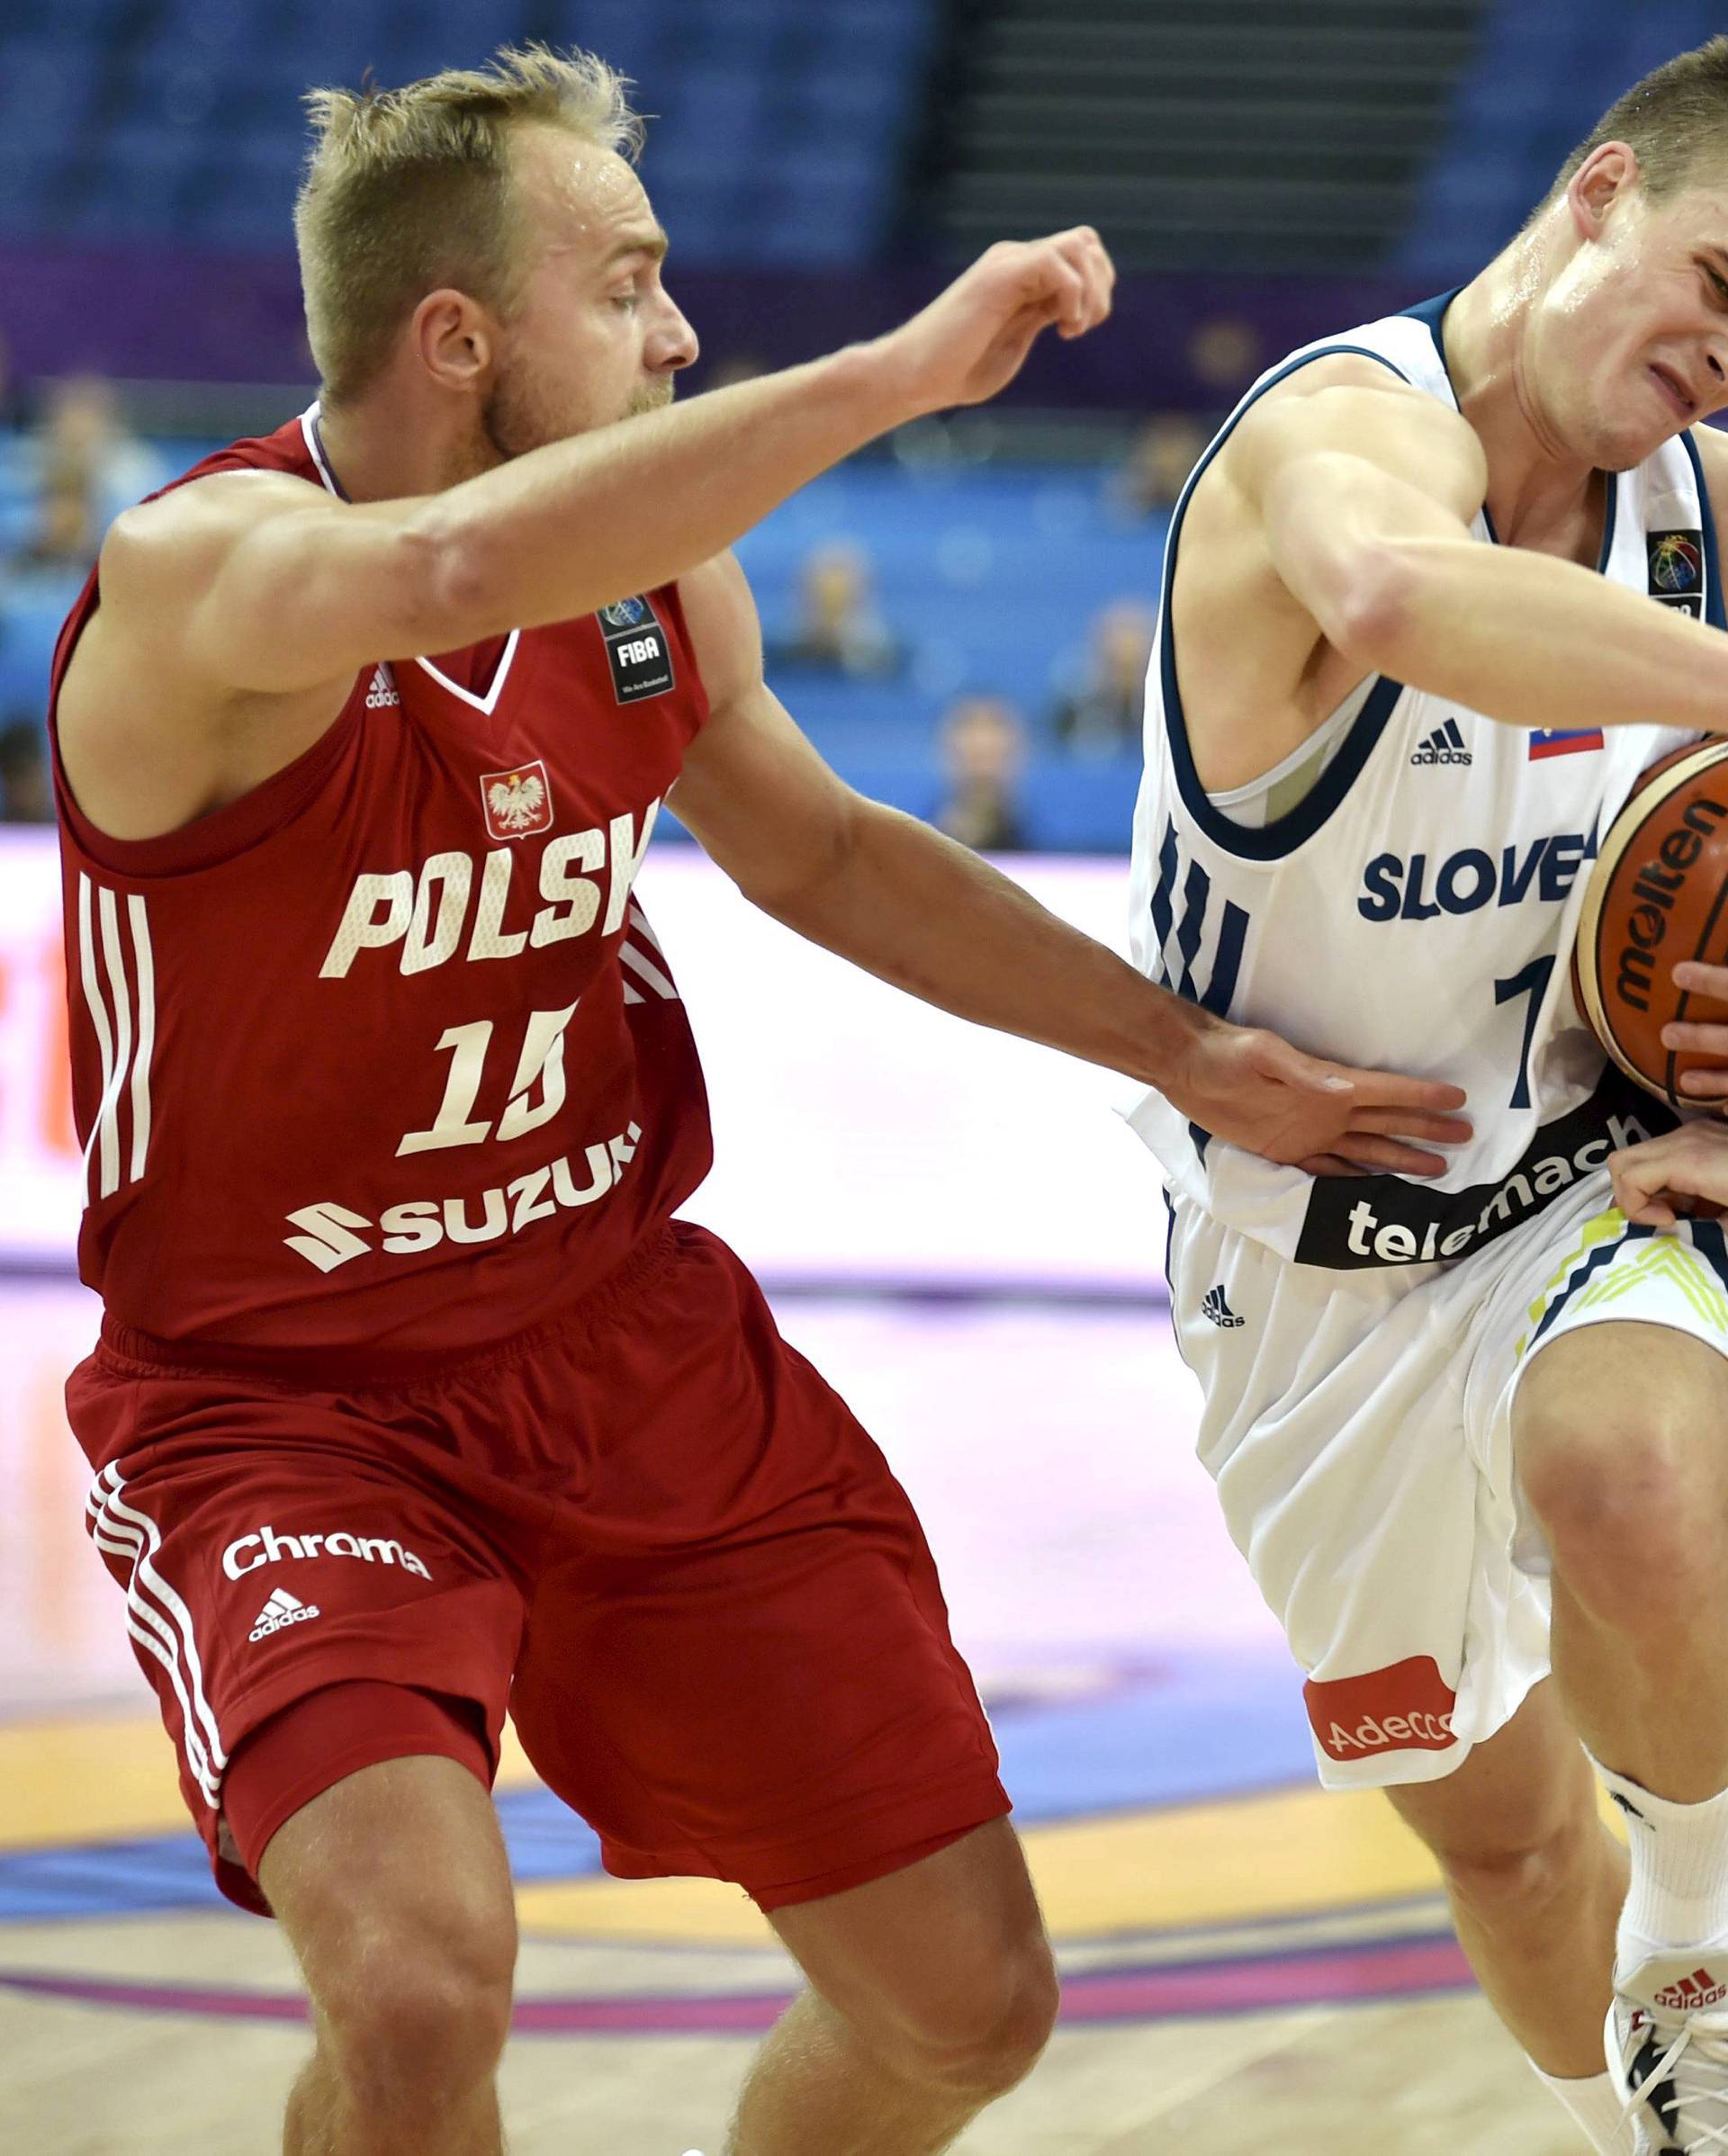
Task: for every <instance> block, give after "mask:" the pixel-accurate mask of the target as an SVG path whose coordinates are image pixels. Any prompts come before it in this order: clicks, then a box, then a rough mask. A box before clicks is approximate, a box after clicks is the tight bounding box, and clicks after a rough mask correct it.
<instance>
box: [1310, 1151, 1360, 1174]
mask: <svg viewBox="0 0 1728 2156" xmlns="http://www.w3.org/2000/svg"><path fill="white" fill-rule="evenodd" d="M1296 1165H1297V1166H1298V1167H1299V1168H1300V1169H1301V1172H1302V1173H1303V1174H1304V1175H1335V1176H1336V1175H1365V1174H1366V1173H1367V1172H1368V1171H1367V1170H1366V1169H1365V1168H1355V1167H1352V1165H1351V1164H1350V1163H1349V1162H1348V1161H1347V1160H1346V1159H1344V1158H1343V1156H1342V1155H1341V1154H1337V1153H1315V1154H1310V1156H1309V1157H1308V1159H1307V1160H1305V1161H1298V1162H1297V1163H1296Z"/></svg>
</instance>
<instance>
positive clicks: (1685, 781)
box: [1572, 741, 1728, 1108]
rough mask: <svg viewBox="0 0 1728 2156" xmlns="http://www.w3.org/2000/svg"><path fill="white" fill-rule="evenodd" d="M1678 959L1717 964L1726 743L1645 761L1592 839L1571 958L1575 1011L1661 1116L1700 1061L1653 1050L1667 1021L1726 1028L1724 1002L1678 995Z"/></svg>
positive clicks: (1720, 956)
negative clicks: (1595, 851)
mask: <svg viewBox="0 0 1728 2156" xmlns="http://www.w3.org/2000/svg"><path fill="white" fill-rule="evenodd" d="M1683 958H1697V959H1702V960H1704V961H1706V963H1708V964H1710V965H1714V966H1720V965H1723V964H1724V963H1728V741H1700V742H1698V743H1697V744H1696V745H1695V746H1694V747H1692V748H1688V749H1678V750H1675V751H1674V752H1673V754H1672V755H1670V756H1665V757H1663V759H1661V762H1660V763H1655V764H1652V766H1651V768H1650V769H1649V770H1648V771H1646V772H1645V773H1644V774H1643V777H1642V778H1641V779H1640V780H1639V782H1638V785H1637V787H1636V788H1635V790H1634V793H1633V795H1632V797H1631V799H1630V800H1629V801H1628V802H1627V803H1626V805H1625V808H1623V809H1622V810H1621V812H1620V813H1619V815H1618V816H1617V817H1616V819H1615V822H1614V823H1613V824H1612V826H1611V827H1610V829H1609V831H1608V834H1607V838H1606V839H1605V840H1603V842H1602V850H1601V853H1600V855H1599V856H1598V859H1597V863H1596V866H1595V867H1594V869H1593V870H1592V871H1591V874H1590V879H1589V885H1588V886H1587V888H1586V891H1585V896H1584V912H1583V915H1582V918H1581V919H1580V922H1579V928H1578V944H1577V948H1576V949H1575V951H1574V954H1573V959H1572V980H1573V986H1574V989H1575V991H1576V993H1577V996H1578V1006H1579V1009H1580V1011H1582V1012H1583V1013H1584V1016H1585V1018H1586V1020H1588V1021H1589V1026H1590V1028H1591V1029H1592V1031H1593V1032H1594V1033H1595V1035H1596V1037H1597V1038H1598V1040H1599V1041H1600V1042H1601V1043H1602V1046H1603V1047H1605V1048H1606V1049H1607V1052H1608V1054H1609V1055H1610V1056H1612V1057H1613V1058H1614V1060H1615V1062H1616V1063H1617V1064H1618V1065H1619V1066H1620V1068H1621V1069H1622V1070H1623V1071H1624V1072H1625V1074H1626V1075H1627V1076H1628V1077H1629V1078H1634V1079H1636V1081H1637V1082H1638V1083H1639V1084H1640V1085H1642V1086H1643V1087H1645V1088H1646V1089H1647V1090H1648V1091H1651V1092H1652V1093H1655V1094H1656V1095H1657V1096H1658V1097H1659V1098H1660V1099H1661V1100H1666V1101H1667V1102H1668V1103H1669V1105H1670V1107H1671V1108H1680V1107H1685V1106H1692V1107H1696V1106H1697V1102H1696V1101H1688V1100H1685V1099H1684V1098H1683V1097H1682V1096H1681V1094H1680V1093H1679V1091H1678V1088H1679V1082H1680V1079H1681V1078H1682V1076H1683V1075H1684V1074H1686V1073H1687V1072H1688V1071H1689V1070H1693V1069H1696V1068H1697V1067H1698V1066H1699V1065H1702V1064H1706V1063H1707V1062H1708V1061H1709V1058H1707V1057H1705V1056H1687V1055H1677V1054H1675V1053H1673V1052H1672V1051H1670V1049H1668V1048H1665V1047H1663V1046H1662V1029H1663V1027H1664V1026H1666V1025H1669V1024H1670V1023H1671V1022H1672V1021H1673V1020H1677V1019H1687V1020H1693V1021H1694V1022H1697V1021H1699V1020H1703V1021H1705V1022H1706V1023H1709V1022H1714V1021H1717V1020H1722V1021H1728V1004H1724V1003H1719V1002H1713V1001H1711V1000H1710V999H1709V998H1707V997H1700V996H1697V995H1692V994H1688V993H1686V992H1685V991H1684V990H1682V989H1679V988H1677V987H1676V986H1675V984H1674V981H1673V970H1674V967H1675V966H1677V965H1678V964H1679V961H1680V960H1681V959H1683Z"/></svg>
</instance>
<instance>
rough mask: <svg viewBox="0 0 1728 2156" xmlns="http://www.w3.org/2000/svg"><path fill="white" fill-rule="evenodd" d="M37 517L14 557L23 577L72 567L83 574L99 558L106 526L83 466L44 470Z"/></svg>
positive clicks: (69, 464)
mask: <svg viewBox="0 0 1728 2156" xmlns="http://www.w3.org/2000/svg"><path fill="white" fill-rule="evenodd" d="M34 517H35V521H34V524H33V526H32V527H31V531H30V533H29V535H27V537H26V538H25V540H24V543H23V545H22V546H21V547H20V548H19V549H18V551H17V552H15V553H14V555H13V557H12V567H13V569H14V570H16V571H17V572H18V573H19V574H20V575H23V576H28V575H31V574H35V575H42V574H50V575H58V574H63V573H65V572H66V571H67V570H71V571H74V572H76V574H77V575H79V576H82V575H83V574H84V573H85V570H87V569H88V568H89V567H90V564H91V563H92V562H93V561H94V560H95V558H96V554H97V552H98V550H99V549H100V547H101V544H102V531H103V527H102V526H101V525H100V524H99V523H98V522H97V520H96V515H95V507H94V501H93V499H92V497H91V489H90V484H89V481H88V480H87V478H86V477H85V472H84V471H83V469H82V468H81V467H80V466H78V465H76V464H74V463H64V462H62V463H56V464H54V465H52V466H50V467H49V470H48V471H47V472H44V473H43V475H42V483H41V491H40V493H39V494H38V495H37V497H36V503H35V510H34Z"/></svg>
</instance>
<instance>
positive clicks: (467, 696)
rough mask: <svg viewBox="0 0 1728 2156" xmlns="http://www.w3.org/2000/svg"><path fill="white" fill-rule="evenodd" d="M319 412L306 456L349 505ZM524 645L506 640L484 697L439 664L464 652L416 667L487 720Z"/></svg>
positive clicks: (314, 406)
mask: <svg viewBox="0 0 1728 2156" xmlns="http://www.w3.org/2000/svg"><path fill="white" fill-rule="evenodd" d="M319 410H320V406H319V402H318V400H317V399H316V398H315V399H314V400H312V402H311V404H309V405H308V406H307V408H306V409H305V410H304V411H303V412H302V414H301V415H300V432H301V438H302V440H303V441H304V443H305V445H306V454H308V455H309V456H310V457H311V461H312V468H313V470H314V471H315V472H317V473H318V476H319V478H320V481H322V483H323V484H324V486H325V487H326V488H327V489H328V490H329V492H330V493H332V494H334V495H335V497H336V499H338V501H347V499H349V496H348V494H347V490H346V489H345V488H344V487H343V485H342V482H341V481H340V480H338V478H337V476H336V473H335V472H334V471H333V470H332V469H331V465H330V461H329V457H328V456H327V455H326V454H325V451H324V436H323V432H322V430H321V429H320V427H319V424H318V420H319ZM495 641H496V640H495V639H491V638H488V639H485V640H483V641H482V644H480V645H471V646H469V647H468V648H469V649H470V650H481V649H483V648H484V644H485V643H487V642H495ZM521 641H522V632H521V630H520V629H512V630H511V631H510V633H509V635H508V636H506V637H505V638H504V639H503V640H502V644H501V647H500V651H499V653H498V658H497V661H496V663H495V664H494V666H493V668H492V670H491V677H490V678H489V680H488V683H487V687H486V689H485V692H484V694H483V695H482V693H481V692H479V691H478V690H475V689H473V688H467V687H464V685H463V684H462V683H461V682H460V681H456V680H454V679H452V678H451V676H450V675H449V674H448V673H446V671H445V669H444V668H443V667H441V666H439V664H438V663H437V660H439V659H444V660H456V659H459V658H461V657H463V656H464V654H463V653H462V652H458V651H441V652H438V653H437V655H436V656H435V657H433V658H430V659H427V658H422V657H420V656H419V655H418V654H417V655H416V656H415V658H414V660H413V663H414V664H415V665H416V666H417V667H419V669H420V670H421V672H422V673H424V674H425V675H427V676H428V678H429V679H431V680H433V681H435V682H437V686H438V687H440V688H441V689H443V690H444V691H445V693H446V695H447V696H455V698H456V699H457V701H458V702H459V703H462V704H465V705H467V706H468V707H469V709H470V710H471V711H477V712H479V713H480V714H482V716H483V717H485V718H491V715H492V714H493V713H494V712H495V711H496V710H497V709H498V700H499V698H500V696H502V694H503V693H504V684H505V682H506V681H507V680H508V679H509V673H510V669H511V667H512V666H513V665H514V664H515V662H516V653H517V647H518V644H519V643H520V642H521Z"/></svg>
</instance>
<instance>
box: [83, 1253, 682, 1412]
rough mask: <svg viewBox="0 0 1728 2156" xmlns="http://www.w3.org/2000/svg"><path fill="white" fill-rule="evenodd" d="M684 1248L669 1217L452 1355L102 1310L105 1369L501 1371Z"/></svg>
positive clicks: (271, 1374) (99, 1353)
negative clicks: (242, 1339)
mask: <svg viewBox="0 0 1728 2156" xmlns="http://www.w3.org/2000/svg"><path fill="white" fill-rule="evenodd" d="M677 1250H678V1229H677V1225H676V1224H675V1223H673V1222H671V1221H669V1222H667V1223H666V1224H665V1225H664V1226H662V1228H661V1230H660V1231H659V1233H658V1234H656V1235H649V1236H646V1237H645V1238H644V1240H643V1241H642V1242H641V1243H639V1244H636V1246H635V1248H634V1249H633V1250H632V1251H630V1252H629V1253H628V1254H627V1255H626V1257H624V1258H623V1259H622V1260H621V1261H620V1262H619V1263H618V1264H617V1265H615V1266H614V1267H613V1269H612V1271H610V1272H608V1273H607V1274H605V1275H604V1276H603V1277H602V1278H601V1279H600V1280H597V1281H596V1282H595V1284H594V1286H593V1287H592V1288H590V1289H589V1291H588V1293H587V1294H586V1295H583V1296H581V1297H579V1298H576V1299H575V1300H574V1301H572V1302H569V1303H566V1304H565V1305H564V1307H563V1308H562V1309H561V1310H558V1311H556V1312H554V1315H553V1316H550V1317H546V1318H543V1319H542V1320H541V1322H540V1323H539V1324H538V1325H532V1326H530V1327H529V1328H528V1330H527V1332H525V1333H515V1334H509V1336H507V1337H506V1338H505V1339H502V1340H495V1341H491V1342H489V1343H487V1344H486V1345H484V1346H482V1347H467V1348H461V1349H458V1350H455V1351H454V1352H447V1353H446V1352H438V1351H436V1350H425V1351H422V1350H419V1349H413V1350H407V1349H379V1348H368V1347H360V1348H325V1347H310V1348H282V1347H256V1346H247V1345H245V1344H242V1343H222V1342H213V1341H202V1340H199V1341H177V1340H158V1339H157V1337H156V1336H155V1334H150V1333H140V1332H139V1331H138V1329H137V1328H136V1327H135V1326H132V1325H121V1323H120V1322H119V1321H118V1320H117V1319H116V1318H113V1317H111V1316H109V1315H108V1313H107V1312H106V1311H104V1312H103V1318H102V1330H101V1338H100V1341H99V1343H98V1345H97V1348H96V1354H95V1360H96V1362H97V1364H98V1366H99V1367H100V1368H102V1369H103V1370H111V1371H112V1372H113V1373H114V1374H115V1375H117V1376H121V1377H164V1376H174V1377H185V1378H198V1377H210V1378H244V1379H248V1380H251V1381H253V1382H256V1383H257V1384H260V1385H267V1386H280V1387H283V1388H288V1389H292V1390H294V1391H300V1392H330V1391H342V1390H349V1389H352V1390H356V1391H362V1392H401V1391H409V1390H412V1389H415V1388H418V1387H419V1386H421V1385H426V1384H429V1383H434V1382H437V1383H442V1382H444V1381H446V1379H453V1378H462V1377H467V1376H470V1375H475V1376H478V1375H480V1374H482V1373H483V1372H485V1371H487V1370H499V1369H501V1368H503V1367H505V1366H507V1365H509V1364H510V1363H514V1362H520V1361H523V1360H524V1359H525V1358H526V1357H527V1356H530V1355H532V1354H534V1353H535V1352H536V1350H537V1349H539V1348H541V1347H543V1346H545V1345H546V1344H547V1343H549V1342H552V1341H554V1340H558V1339H561V1338H563V1337H564V1336H566V1335H568V1334H571V1333H581V1332H587V1331H590V1330H591V1329H592V1328H593V1327H594V1326H595V1325H602V1324H604V1323H605V1322H606V1320H607V1319H608V1318H609V1317H611V1316H614V1315H616V1313H617V1311H618V1310H619V1309H620V1308H621V1307H623V1306H624V1305H625V1304H626V1302H628V1300H629V1299H630V1298H631V1297H632V1296H633V1295H635V1294H636V1293H637V1292H638V1291H639V1290H640V1289H643V1288H644V1287H645V1286H646V1285H647V1284H648V1283H649V1281H650V1280H653V1279H654V1278H655V1277H656V1276H657V1275H658V1274H660V1273H661V1272H662V1271H665V1270H666V1268H667V1267H668V1266H669V1265H670V1264H671V1262H672V1259H673V1258H674V1256H675V1255H676V1253H677Z"/></svg>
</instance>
